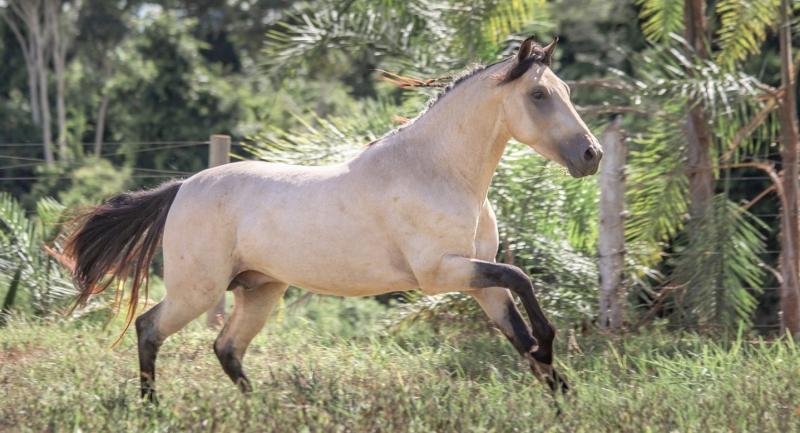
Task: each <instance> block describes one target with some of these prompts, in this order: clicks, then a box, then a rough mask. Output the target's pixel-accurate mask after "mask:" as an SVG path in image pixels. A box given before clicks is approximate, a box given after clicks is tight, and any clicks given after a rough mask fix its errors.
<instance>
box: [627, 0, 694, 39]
mask: <svg viewBox="0 0 800 433" xmlns="http://www.w3.org/2000/svg"><path fill="white" fill-rule="evenodd" d="M636 4H637V5H638V6H639V7H641V10H640V12H639V16H640V17H641V19H642V21H643V23H642V32H643V33H644V35H645V37H646V38H647V40H648V41H650V42H653V43H660V42H665V41H666V40H667V39H668V38H669V35H670V34H673V33H678V34H680V33H683V1H678V0H636Z"/></svg>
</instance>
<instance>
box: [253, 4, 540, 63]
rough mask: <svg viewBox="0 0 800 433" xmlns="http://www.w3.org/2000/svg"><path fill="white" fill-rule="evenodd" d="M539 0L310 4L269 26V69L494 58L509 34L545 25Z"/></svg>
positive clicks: (445, 61)
mask: <svg viewBox="0 0 800 433" xmlns="http://www.w3.org/2000/svg"><path fill="white" fill-rule="evenodd" d="M547 17H548V8H547V4H546V2H544V1H541V0H513V1H496V0H469V1H466V2H456V1H451V0H413V1H402V2H400V1H395V0H379V1H362V0H356V1H352V0H337V1H333V2H329V3H326V4H325V5H324V6H321V5H319V4H307V5H306V6H305V7H301V8H299V9H298V10H297V11H296V13H295V15H294V16H293V17H291V18H288V19H286V20H284V21H282V22H281V23H280V25H279V27H278V28H277V29H275V30H274V31H271V32H269V33H268V34H267V36H268V41H267V46H266V48H265V55H266V58H267V59H269V63H268V64H267V67H268V69H269V70H271V71H273V73H274V72H276V71H283V70H286V69H287V68H291V67H303V68H307V70H309V71H312V72H313V71H316V70H319V69H321V70H323V71H324V72H326V73H327V72H330V68H329V67H326V66H327V65H335V64H338V63H341V60H345V59H346V60H347V61H348V62H349V63H357V64H362V65H365V66H367V67H370V68H375V67H376V66H380V65H384V66H385V65H390V66H392V67H394V68H393V69H398V68H399V67H401V65H404V66H406V67H409V68H412V69H413V70H416V71H426V72H428V73H431V72H437V73H442V72H446V71H452V70H453V69H456V68H461V67H464V66H465V65H466V64H467V62H469V61H475V60H488V59H493V58H495V57H496V56H497V54H498V53H499V52H500V51H501V50H502V49H503V48H506V42H507V38H508V37H509V36H510V35H513V34H515V33H518V32H520V31H522V30H527V31H528V32H530V31H532V30H534V28H540V29H541V28H545V27H547V25H546V24H545V23H547Z"/></svg>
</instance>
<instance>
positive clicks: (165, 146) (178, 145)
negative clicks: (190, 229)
mask: <svg viewBox="0 0 800 433" xmlns="http://www.w3.org/2000/svg"><path fill="white" fill-rule="evenodd" d="M74 144H78V145H81V146H86V147H88V146H94V143H93V142H82V143H74ZM209 144H210V143H209V141H208V140H203V141H200V140H198V141H116V142H104V143H103V147H104V148H106V147H121V146H130V147H134V146H151V147H144V148H140V149H130V150H128V151H123V152H119V151H117V152H110V151H106V152H103V153H101V155H100V156H101V157H104V158H109V157H115V156H117V157H119V156H122V157H124V156H129V155H135V154H141V153H147V152H157V151H165V150H173V149H185V148H191V147H197V146H208V145H209ZM244 144H245V142H242V141H234V142H231V146H242V145H244ZM43 146H44V144H42V143H0V164H2V163H3V161H13V163H11V164H7V165H0V181H6V182H10V181H14V182H17V181H37V180H39V179H43V178H47V179H55V180H68V179H71V177H69V176H48V175H32V176H7V175H4V174H5V173H3V171H5V170H12V169H24V168H30V169H34V168H37V167H42V166H46V165H47V161H46V160H44V159H42V158H33V157H28V156H18V155H14V154H13V153H11V154H9V153H8V152H13V151H14V150H15V149H20V148H38V149H41V148H42V147H43ZM17 161H25V162H22V163H17ZM66 164H69V161H54V162H53V163H52V165H53V166H63V165H66ZM119 168H124V167H119ZM129 168H131V169H132V170H134V172H135V173H134V174H133V175H132V176H131V177H132V178H134V179H146V178H170V177H176V176H188V175H192V174H194V172H191V171H183V170H169V169H161V170H159V169H153V168H144V167H129ZM136 172H142V173H136Z"/></svg>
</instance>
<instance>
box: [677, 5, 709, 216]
mask: <svg viewBox="0 0 800 433" xmlns="http://www.w3.org/2000/svg"><path fill="white" fill-rule="evenodd" d="M705 9H706V4H705V0H685V2H684V23H685V27H686V41H687V43H688V44H689V46H690V47H691V48H692V49H693V50H694V52H695V55H696V56H697V57H699V58H701V59H707V58H708V50H707V49H706V42H705V33H706V16H705ZM688 109H689V115H688V118H687V122H686V132H687V140H688V143H687V144H688V165H689V172H688V175H689V201H690V203H689V216H690V217H691V218H692V219H698V218H700V217H701V216H702V215H703V214H705V212H706V209H707V208H708V206H709V205H710V203H711V198H712V197H713V195H714V175H713V171H712V170H711V132H710V131H709V126H708V113H707V112H706V109H705V107H704V106H703V104H702V101H699V100H693V101H690V102H689V107H688Z"/></svg>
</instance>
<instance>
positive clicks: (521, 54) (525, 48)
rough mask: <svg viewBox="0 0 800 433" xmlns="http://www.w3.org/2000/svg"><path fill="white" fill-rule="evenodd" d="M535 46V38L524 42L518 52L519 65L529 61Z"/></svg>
mask: <svg viewBox="0 0 800 433" xmlns="http://www.w3.org/2000/svg"><path fill="white" fill-rule="evenodd" d="M534 44H535V42H534V41H533V36H531V37H529V38H528V39H525V40H524V41H522V44H520V46H519V51H517V63H522V61H523V60H525V59H527V58H528V57H529V56H530V55H531V52H533V46H534Z"/></svg>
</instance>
